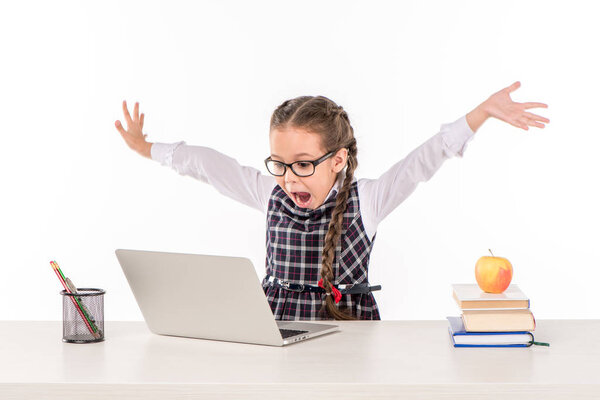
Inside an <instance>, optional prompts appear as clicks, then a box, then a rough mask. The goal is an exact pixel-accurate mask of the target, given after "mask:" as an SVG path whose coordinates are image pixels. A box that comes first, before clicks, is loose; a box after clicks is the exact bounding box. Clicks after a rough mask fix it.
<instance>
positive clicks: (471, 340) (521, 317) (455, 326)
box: [447, 284, 537, 347]
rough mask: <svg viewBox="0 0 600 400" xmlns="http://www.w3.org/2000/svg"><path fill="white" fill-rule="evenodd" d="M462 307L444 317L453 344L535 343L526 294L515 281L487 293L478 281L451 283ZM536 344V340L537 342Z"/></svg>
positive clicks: (521, 344)
mask: <svg viewBox="0 0 600 400" xmlns="http://www.w3.org/2000/svg"><path fill="white" fill-rule="evenodd" d="M452 289H453V297H454V300H455V301H456V303H457V304H458V307H459V308H460V309H461V311H462V315H461V316H460V317H447V319H448V322H449V324H450V325H449V327H448V331H449V333H450V338H451V339H452V342H453V344H454V347H529V346H531V345H532V344H534V337H533V333H532V332H533V331H534V330H535V318H534V317H533V313H532V312H531V310H530V309H529V303H530V302H529V298H528V297H527V296H526V295H525V293H523V292H522V291H521V289H519V287H518V286H517V285H514V284H512V285H510V286H509V287H508V288H507V289H506V290H505V291H504V292H503V293H499V294H493V293H486V292H484V291H483V290H481V289H480V288H479V286H478V285H477V284H454V285H452ZM536 344H537V343H536Z"/></svg>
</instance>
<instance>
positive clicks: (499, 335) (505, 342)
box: [446, 317, 534, 347]
mask: <svg viewBox="0 0 600 400" xmlns="http://www.w3.org/2000/svg"><path fill="white" fill-rule="evenodd" d="M446 319H447V320H448V322H449V323H450V326H449V327H448V332H449V333H450V338H451V339H452V343H453V344H454V347H529V346H531V345H532V344H533V342H534V338H533V333H531V332H527V331H518V332H512V331H511V332H467V331H465V326H464V325H463V321H462V318H461V317H446Z"/></svg>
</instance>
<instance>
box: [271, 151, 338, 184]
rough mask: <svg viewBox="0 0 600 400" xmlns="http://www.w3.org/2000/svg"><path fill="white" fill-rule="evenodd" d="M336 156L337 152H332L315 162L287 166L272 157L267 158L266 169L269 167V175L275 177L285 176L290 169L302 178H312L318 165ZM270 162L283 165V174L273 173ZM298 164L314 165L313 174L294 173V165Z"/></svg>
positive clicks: (304, 161) (307, 161)
mask: <svg viewBox="0 0 600 400" xmlns="http://www.w3.org/2000/svg"><path fill="white" fill-rule="evenodd" d="M334 154H335V151H330V152H329V153H327V154H325V155H324V156H323V157H321V158H319V159H316V160H314V161H311V160H299V161H294V162H293V163H290V164H286V163H284V162H281V161H277V160H273V159H272V158H271V157H270V156H269V157H267V158H266V159H265V167H267V171H269V173H270V174H271V175H273V176H284V175H285V173H286V172H287V169H288V167H289V168H290V169H291V170H292V172H293V173H294V174H295V175H296V176H298V177H300V178H306V177H307V176H312V175H314V174H315V171H316V170H317V165H319V164H321V163H322V162H323V161H325V160H327V159H328V158H329V157H331V156H332V155H334ZM269 161H272V162H276V163H279V164H281V165H283V173H282V174H274V173H273V172H271V170H270V169H269ZM298 163H310V164H312V165H313V172H312V174H310V175H298V173H297V172H296V171H294V164H298Z"/></svg>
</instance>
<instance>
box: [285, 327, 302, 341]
mask: <svg viewBox="0 0 600 400" xmlns="http://www.w3.org/2000/svg"><path fill="white" fill-rule="evenodd" d="M279 332H281V337H282V338H284V339H286V338H289V337H290V336H295V335H300V334H302V333H307V332H308V331H296V330H294V329H281V328H280V329H279Z"/></svg>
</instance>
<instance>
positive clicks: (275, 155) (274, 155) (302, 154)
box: [271, 153, 314, 158]
mask: <svg viewBox="0 0 600 400" xmlns="http://www.w3.org/2000/svg"><path fill="white" fill-rule="evenodd" d="M302 156H308V157H314V156H313V155H312V154H308V153H299V154H296V155H294V158H296V157H302ZM271 157H277V158H283V157H281V156H278V155H277V154H271Z"/></svg>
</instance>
